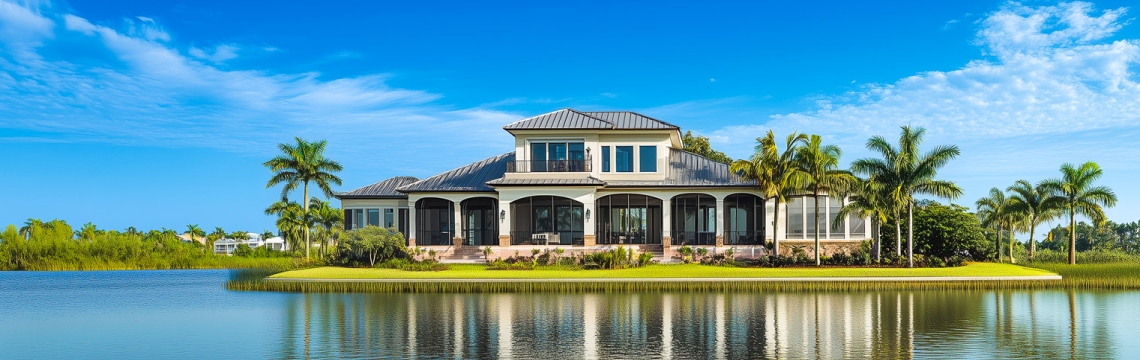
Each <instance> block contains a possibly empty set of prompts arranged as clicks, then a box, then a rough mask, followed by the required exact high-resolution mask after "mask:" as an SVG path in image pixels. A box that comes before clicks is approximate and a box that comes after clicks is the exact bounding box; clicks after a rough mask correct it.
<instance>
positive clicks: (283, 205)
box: [265, 198, 311, 250]
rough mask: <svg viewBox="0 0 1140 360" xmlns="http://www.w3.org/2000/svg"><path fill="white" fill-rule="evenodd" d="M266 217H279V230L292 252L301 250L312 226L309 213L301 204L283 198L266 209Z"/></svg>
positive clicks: (277, 223)
mask: <svg viewBox="0 0 1140 360" xmlns="http://www.w3.org/2000/svg"><path fill="white" fill-rule="evenodd" d="M265 215H277V222H276V225H277V230H278V231H280V232H281V235H282V236H283V237H284V238H285V241H287V242H288V243H289V249H290V250H296V249H298V248H300V247H301V246H300V240H301V239H304V238H305V235H304V233H305V232H307V231H308V230H307V227H308V226H310V224H311V222H310V221H309V212H307V211H305V209H304V208H303V207H302V206H301V204H298V203H295V202H292V201H289V199H288V198H282V199H281V201H277V202H274V203H273V204H272V205H269V208H267V209H265Z"/></svg>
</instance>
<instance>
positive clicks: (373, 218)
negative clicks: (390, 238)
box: [368, 209, 380, 226]
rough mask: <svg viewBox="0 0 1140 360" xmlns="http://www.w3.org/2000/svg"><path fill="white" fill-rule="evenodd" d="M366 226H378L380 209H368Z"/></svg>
mask: <svg viewBox="0 0 1140 360" xmlns="http://www.w3.org/2000/svg"><path fill="white" fill-rule="evenodd" d="M368 226H380V209H368Z"/></svg>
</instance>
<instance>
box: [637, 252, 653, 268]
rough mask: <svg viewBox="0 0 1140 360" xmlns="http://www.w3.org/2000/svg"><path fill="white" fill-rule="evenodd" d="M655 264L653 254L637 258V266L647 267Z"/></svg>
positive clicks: (642, 254)
mask: <svg viewBox="0 0 1140 360" xmlns="http://www.w3.org/2000/svg"><path fill="white" fill-rule="evenodd" d="M652 263H653V254H650V253H641V255H639V256H638V257H637V266H646V265H649V264H652Z"/></svg>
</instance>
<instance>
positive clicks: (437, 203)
mask: <svg viewBox="0 0 1140 360" xmlns="http://www.w3.org/2000/svg"><path fill="white" fill-rule="evenodd" d="M453 209H454V204H453V203H452V202H451V201H448V200H444V199H438V198H424V199H420V200H419V201H417V202H416V245H451V242H452V240H451V239H452V237H453V236H455V235H456V234H455V233H454V232H455V229H454V227H455V211H454V210H453Z"/></svg>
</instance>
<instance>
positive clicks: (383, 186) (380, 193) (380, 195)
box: [335, 176, 420, 199]
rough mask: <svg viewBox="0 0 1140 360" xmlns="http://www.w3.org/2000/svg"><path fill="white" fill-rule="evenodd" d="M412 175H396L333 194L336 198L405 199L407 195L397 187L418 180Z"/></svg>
mask: <svg viewBox="0 0 1140 360" xmlns="http://www.w3.org/2000/svg"><path fill="white" fill-rule="evenodd" d="M419 180H420V179H416V178H415V177H412V176H397V177H393V178H390V179H387V180H384V181H381V182H378V183H375V184H372V185H368V186H365V187H362V188H359V189H356V190H353V191H348V192H342V193H338V194H336V195H335V197H336V198H337V199H407V198H408V195H407V194H404V193H401V192H398V191H396V189H397V188H399V187H401V186H404V185H407V184H411V183H414V182H416V181H419Z"/></svg>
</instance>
